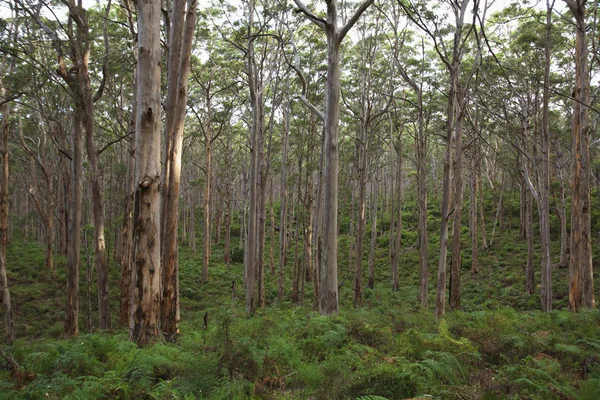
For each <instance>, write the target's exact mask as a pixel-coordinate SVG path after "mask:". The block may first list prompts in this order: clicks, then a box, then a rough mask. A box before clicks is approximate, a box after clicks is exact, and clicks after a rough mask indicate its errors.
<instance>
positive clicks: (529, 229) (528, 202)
mask: <svg viewBox="0 0 600 400" xmlns="http://www.w3.org/2000/svg"><path fill="white" fill-rule="evenodd" d="M532 214H533V197H532V195H531V193H530V192H528V191H526V192H525V215H524V223H525V237H526V240H527V266H526V267H525V292H526V293H527V294H533V293H534V292H535V281H534V278H535V276H534V265H535V264H534V252H535V250H534V248H533V215H532Z"/></svg>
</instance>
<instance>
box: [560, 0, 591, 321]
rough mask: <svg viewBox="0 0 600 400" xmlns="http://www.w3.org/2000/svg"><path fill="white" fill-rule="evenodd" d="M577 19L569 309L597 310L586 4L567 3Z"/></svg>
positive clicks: (580, 0) (579, 0) (575, 0)
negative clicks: (595, 301)
mask: <svg viewBox="0 0 600 400" xmlns="http://www.w3.org/2000/svg"><path fill="white" fill-rule="evenodd" d="M565 3H567V6H568V7H569V9H570V10H571V13H572V14H573V16H574V18H575V25H576V39H575V95H574V101H573V120H572V123H571V125H572V135H573V142H572V143H573V151H572V152H573V174H572V183H571V192H572V201H571V257H570V263H569V265H570V274H569V275H570V285H569V309H570V310H571V311H578V310H579V309H580V308H581V307H586V308H589V307H593V306H594V281H593V270H592V237H591V216H590V214H591V204H590V203H591V199H590V155H589V147H590V144H589V140H590V139H589V123H588V106H587V105H588V104H589V103H590V76H589V70H588V49H587V38H586V22H585V4H586V1H585V0H565Z"/></svg>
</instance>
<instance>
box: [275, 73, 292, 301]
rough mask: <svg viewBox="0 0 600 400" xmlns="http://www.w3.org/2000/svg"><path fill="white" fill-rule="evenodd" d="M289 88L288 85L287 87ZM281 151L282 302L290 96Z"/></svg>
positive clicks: (280, 294)
mask: <svg viewBox="0 0 600 400" xmlns="http://www.w3.org/2000/svg"><path fill="white" fill-rule="evenodd" d="M287 86H288V87H289V84H288V85H287ZM283 118H284V123H283V144H282V147H283V150H282V152H283V153H282V156H281V210H280V213H279V215H280V216H279V275H278V280H277V298H278V299H279V300H283V291H284V286H283V285H284V269H285V262H286V258H287V238H286V231H287V159H288V148H289V134H290V95H289V92H288V93H287V104H286V106H285V107H284V110H283Z"/></svg>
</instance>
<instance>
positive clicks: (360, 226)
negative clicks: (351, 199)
mask: <svg viewBox="0 0 600 400" xmlns="http://www.w3.org/2000/svg"><path fill="white" fill-rule="evenodd" d="M365 125H366V124H364V123H361V125H360V137H359V139H358V147H359V148H358V199H357V200H358V215H357V218H356V255H355V258H354V297H353V300H354V304H355V305H358V304H360V303H361V302H362V279H363V276H362V262H363V257H362V255H363V242H364V236H365V221H366V215H365V214H366V197H367V140H368V137H367V127H366V126H365Z"/></svg>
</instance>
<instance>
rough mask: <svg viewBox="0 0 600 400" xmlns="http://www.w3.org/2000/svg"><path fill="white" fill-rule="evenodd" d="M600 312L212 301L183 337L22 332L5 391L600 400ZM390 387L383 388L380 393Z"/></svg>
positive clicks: (1, 388)
mask: <svg viewBox="0 0 600 400" xmlns="http://www.w3.org/2000/svg"><path fill="white" fill-rule="evenodd" d="M599 325H600V314H599V313H598V312H597V311H588V312H583V313H579V314H570V313H568V312H566V311H555V312H552V313H549V314H542V313H540V312H526V313H524V312H520V313H519V312H516V311H514V310H512V309H500V310H497V311H480V312H472V313H466V312H453V313H449V314H448V315H447V318H446V319H443V320H441V321H436V320H432V318H431V316H430V313H429V312H428V311H411V312H405V311H402V309H401V308H399V309H390V310H387V311H385V312H383V311H380V312H374V311H373V310H368V309H358V310H345V311H342V312H341V313H340V315H338V316H336V317H329V318H328V317H322V316H319V315H318V314H317V313H315V312H314V311H312V310H310V309H309V308H307V307H279V306H272V307H267V308H265V309H263V310H260V311H259V312H258V314H257V315H255V316H254V317H252V318H247V317H246V316H245V315H244V313H243V311H242V310H241V309H240V308H238V307H235V306H223V307H221V308H219V309H215V310H214V311H213V316H212V318H211V322H209V324H208V329H206V330H203V329H198V328H195V327H193V324H189V323H184V324H183V326H182V335H181V337H180V340H179V342H178V343H177V344H167V343H157V344H155V345H153V346H150V347H147V348H141V349H140V348H137V347H136V346H135V345H134V344H132V343H131V342H129V341H128V340H127V336H126V333H125V332H117V333H116V334H108V333H106V334H91V335H82V336H80V337H78V338H75V339H70V340H51V339H46V340H36V341H33V342H32V341H25V340H19V341H17V343H15V344H14V345H13V346H7V347H6V350H7V351H8V352H9V353H10V354H12V356H13V357H14V358H15V360H17V361H18V362H19V363H20V365H21V369H20V370H19V371H17V372H13V373H12V374H11V373H10V371H9V370H8V369H7V368H4V369H2V372H0V397H2V398H22V399H47V398H50V399H63V398H64V399H94V398H98V399H99V398H117V399H138V398H145V399H187V398H190V399H192V398H206V399H250V398H256V399H355V398H362V399H367V398H385V399H404V398H414V397H417V398H418V397H423V398H437V399H500V398H502V399H504V398H509V399H510V398H512V399H522V398H528V399H536V398H540V399H541V398H547V399H565V398H567V399H590V400H592V399H597V398H599V397H598V396H599V395H600V334H599V332H598V326H599ZM376 396H379V397H376Z"/></svg>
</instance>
